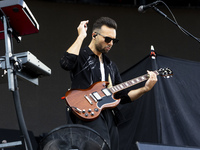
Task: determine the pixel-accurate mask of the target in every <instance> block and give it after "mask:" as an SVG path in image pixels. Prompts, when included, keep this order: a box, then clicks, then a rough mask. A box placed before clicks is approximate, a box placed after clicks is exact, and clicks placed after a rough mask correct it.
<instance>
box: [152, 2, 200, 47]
mask: <svg viewBox="0 0 200 150" xmlns="http://www.w3.org/2000/svg"><path fill="white" fill-rule="evenodd" d="M153 9H154V10H155V11H156V12H158V13H159V14H160V15H161V16H163V17H165V18H167V19H168V20H169V21H170V22H172V23H173V24H174V25H176V26H178V27H179V28H180V29H181V30H183V32H185V33H186V34H187V35H188V36H190V37H192V38H193V39H195V40H196V41H198V42H199V43H200V39H199V38H197V37H195V36H194V35H192V34H191V33H190V32H188V31H187V30H185V29H184V28H182V27H181V26H180V25H178V24H177V23H176V22H174V21H173V20H172V19H170V18H169V17H168V16H167V15H166V14H165V13H163V12H162V11H161V10H159V9H158V8H157V7H155V6H153Z"/></svg>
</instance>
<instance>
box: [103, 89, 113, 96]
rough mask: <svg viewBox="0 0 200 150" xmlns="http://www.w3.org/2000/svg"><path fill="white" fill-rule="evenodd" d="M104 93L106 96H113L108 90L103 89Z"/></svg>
mask: <svg viewBox="0 0 200 150" xmlns="http://www.w3.org/2000/svg"><path fill="white" fill-rule="evenodd" d="M102 92H103V93H104V94H105V95H106V96H111V95H112V94H111V92H110V91H109V90H108V89H102Z"/></svg>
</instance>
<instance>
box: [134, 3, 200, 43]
mask: <svg viewBox="0 0 200 150" xmlns="http://www.w3.org/2000/svg"><path fill="white" fill-rule="evenodd" d="M158 3H163V4H164V5H165V6H166V8H167V9H168V10H169V12H170V14H171V15H172V17H173V19H174V20H172V19H170V18H169V17H168V16H167V15H166V14H165V13H164V12H162V11H161V10H159V9H158V8H157V7H156V6H155V5H157V4H158ZM148 8H153V9H154V10H155V11H156V12H157V13H159V14H160V15H161V16H163V17H165V18H167V19H168V20H169V21H170V22H172V23H173V24H174V25H176V26H177V27H178V28H179V29H180V30H181V31H182V32H183V33H184V34H186V35H187V36H190V37H192V38H193V39H195V40H196V41H198V42H199V43H200V39H199V38H197V37H195V36H194V35H192V34H191V33H190V32H188V31H187V30H185V29H184V28H183V27H181V26H180V25H179V24H178V22H177V21H176V18H175V17H174V15H173V13H172V11H171V10H170V9H169V7H168V6H167V4H165V2H163V1H161V0H158V1H156V2H153V3H151V4H148V5H146V6H140V7H139V8H138V11H139V12H145V11H144V10H145V9H148Z"/></svg>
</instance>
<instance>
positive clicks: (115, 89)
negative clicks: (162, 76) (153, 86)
mask: <svg viewBox="0 0 200 150" xmlns="http://www.w3.org/2000/svg"><path fill="white" fill-rule="evenodd" d="M153 72H154V73H156V75H159V73H158V71H153ZM148 79H149V75H148V74H145V75H142V76H139V77H137V78H134V79H131V80H128V81H126V82H123V83H120V84H118V85H115V86H112V87H110V88H109V90H110V91H111V92H112V93H117V92H119V91H122V90H124V89H126V88H129V87H131V86H133V85H136V84H138V83H141V82H143V81H145V80H148Z"/></svg>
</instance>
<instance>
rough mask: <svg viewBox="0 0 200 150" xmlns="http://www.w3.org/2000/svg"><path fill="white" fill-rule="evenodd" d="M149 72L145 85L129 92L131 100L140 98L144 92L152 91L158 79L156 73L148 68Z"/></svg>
mask: <svg viewBox="0 0 200 150" xmlns="http://www.w3.org/2000/svg"><path fill="white" fill-rule="evenodd" d="M147 73H148V75H149V79H148V80H147V81H146V83H145V86H144V87H141V88H138V89H135V90H131V91H130V92H129V93H128V96H129V97H130V99H131V101H134V100H136V99H138V98H140V97H141V96H142V95H143V94H144V93H146V92H148V91H150V90H151V89H152V88H153V87H154V85H155V84H156V82H157V80H158V79H157V75H156V73H154V72H153V71H148V70H147Z"/></svg>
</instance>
